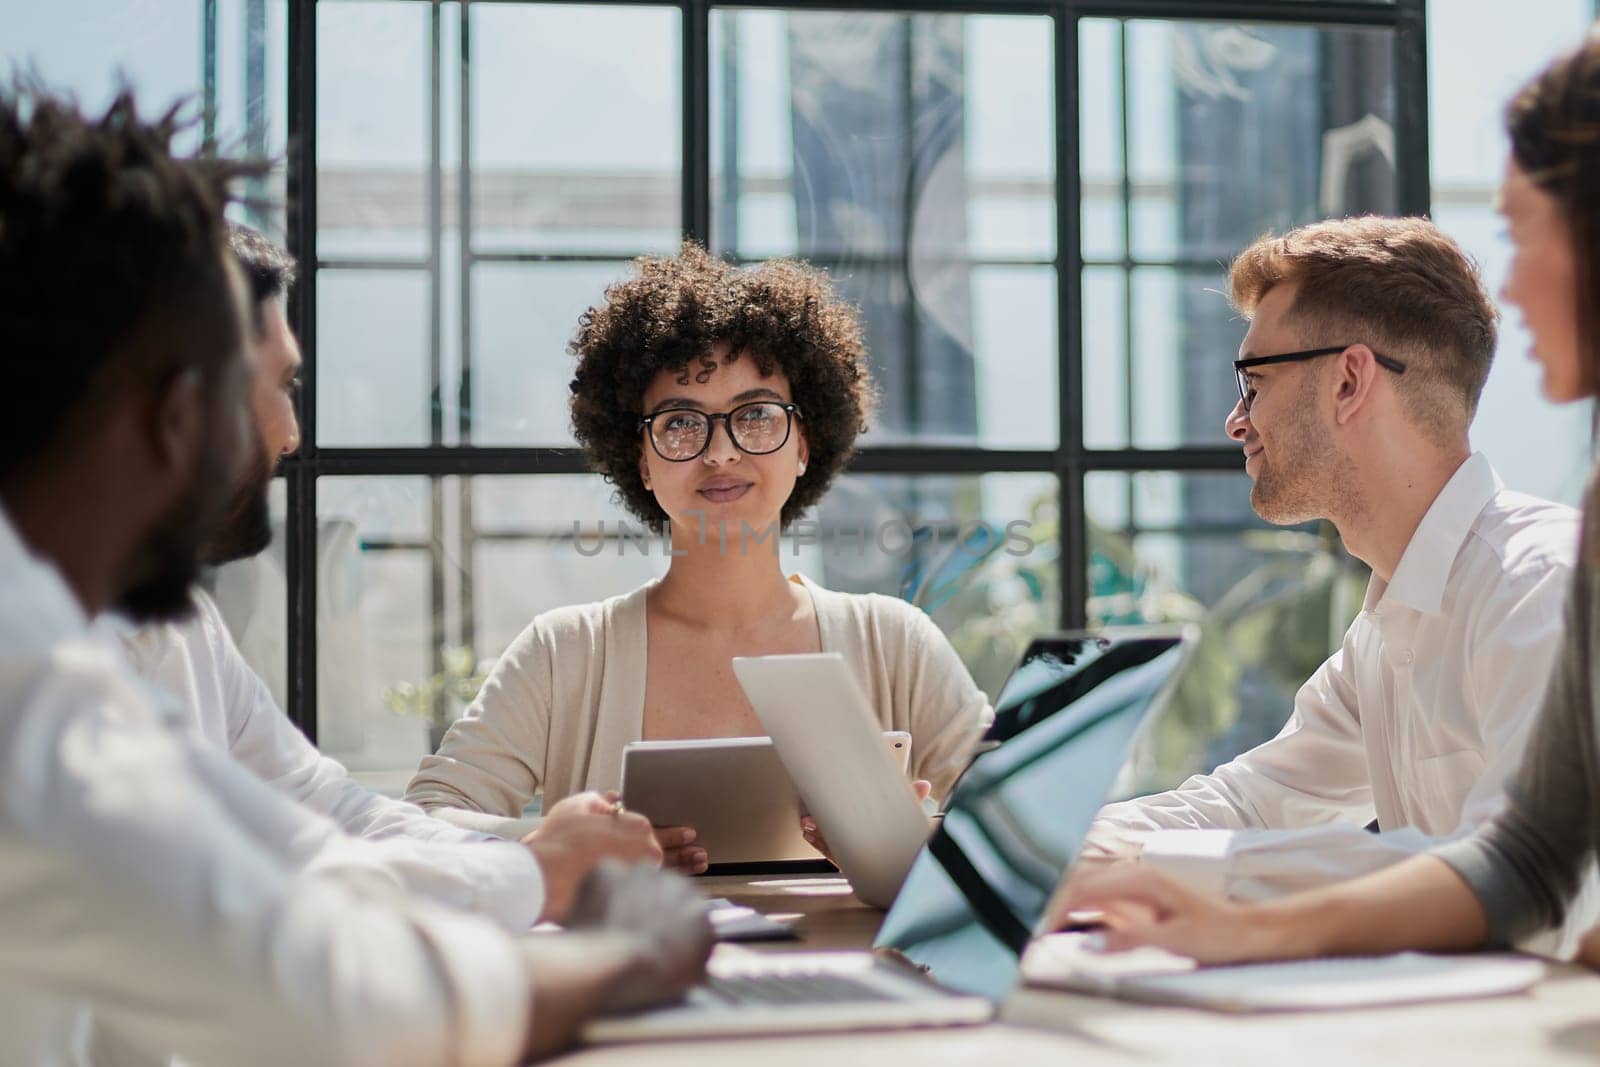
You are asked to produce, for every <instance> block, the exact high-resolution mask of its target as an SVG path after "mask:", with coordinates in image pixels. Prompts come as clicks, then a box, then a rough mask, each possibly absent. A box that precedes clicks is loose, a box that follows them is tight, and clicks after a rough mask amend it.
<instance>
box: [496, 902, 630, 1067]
mask: <svg viewBox="0 0 1600 1067" xmlns="http://www.w3.org/2000/svg"><path fill="white" fill-rule="evenodd" d="M521 945H522V948H523V959H524V961H525V962H526V964H527V969H528V982H529V985H530V987H531V988H532V991H533V996H532V1004H531V1007H530V1009H529V1015H528V1037H527V1041H526V1044H525V1047H524V1054H525V1055H526V1057H527V1058H528V1059H542V1058H544V1057H546V1056H551V1055H554V1054H555V1053H557V1052H560V1051H561V1050H562V1049H564V1048H566V1047H568V1046H569V1045H571V1044H572V1042H573V1040H574V1039H575V1038H576V1037H577V1035H578V1031H579V1030H581V1029H582V1027H583V1024H584V1022H586V1021H587V1020H588V1019H589V1018H590V1017H591V1016H593V1015H594V1014H595V1013H596V1011H597V1010H598V1009H599V1007H600V1006H601V1004H602V1003H603V1002H604V1000H605V997H606V994H607V993H608V992H610V991H611V990H612V989H613V988H614V987H615V986H616V985H617V984H618V983H619V982H620V981H621V980H622V979H623V978H624V977H625V976H626V975H627V973H628V971H629V969H630V968H631V967H633V966H635V964H636V958H635V953H636V948H635V946H634V945H633V944H632V942H631V941H630V940H629V939H628V938H626V937H623V936H620V935H615V934H605V933H567V934H559V935H551V934H530V935H529V936H527V937H525V938H523V939H522V941H521Z"/></svg>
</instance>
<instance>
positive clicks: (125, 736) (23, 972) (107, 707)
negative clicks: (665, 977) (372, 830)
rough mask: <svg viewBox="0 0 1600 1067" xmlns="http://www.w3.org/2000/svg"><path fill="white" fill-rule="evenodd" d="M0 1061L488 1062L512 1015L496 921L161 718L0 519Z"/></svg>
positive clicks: (503, 1054)
mask: <svg viewBox="0 0 1600 1067" xmlns="http://www.w3.org/2000/svg"><path fill="white" fill-rule="evenodd" d="M0 588H3V589H5V591H6V594H5V596H4V597H0V1062H3V1063H18V1064H30V1065H33V1064H56V1063H78V1062H83V1058H84V1057H85V1056H86V1055H87V1053H86V1052H85V1050H84V1048H83V1047H82V1046H81V1044H79V1042H78V1039H79V1038H81V1037H82V1034H81V1032H80V1031H79V1030H77V1029H76V1028H75V1026H74V1020H75V1019H77V1018H79V1017H80V1016H81V1013H82V1011H83V1009H84V1007H85V1006H87V1007H88V1008H90V1009H92V1011H93V1013H94V1017H95V1020H96V1022H97V1023H98V1024H100V1025H102V1026H106V1027H109V1028H110V1029H111V1030H113V1031H114V1032H115V1034H116V1035H117V1037H118V1040H119V1042H121V1043H124V1044H126V1045H131V1046H132V1047H134V1048H136V1049H138V1050H140V1052H142V1053H143V1054H144V1055H145V1056H146V1057H158V1056H162V1055H169V1054H170V1055H177V1056H181V1057H183V1058H184V1059H186V1060H190V1061H194V1062H197V1063H216V1064H224V1063H225V1064H255V1063H263V1064H266V1063H271V1064H337V1063H374V1064H439V1063H446V1064H452V1063H454V1064H480V1063H481V1064H505V1063H511V1062H513V1061H514V1060H515V1059H516V1056H517V1053H518V1051H519V1049H520V1046H521V1042H522V1040H523V1037H524V1034H525V1031H526V1026H527V1018H528V1011H529V986H528V982H527V976H526V973H525V971H524V967H523V964H522V962H521V960H520V958H519V955H518V951H517V948H516V946H515V943H514V941H513V939H512V938H511V937H509V936H508V935H507V934H506V933H505V932H504V931H502V930H501V929H500V928H499V927H498V926H496V925H495V924H494V923H492V922H491V921H489V920H488V919H484V918H481V917H478V916H474V915H468V914H463V913H461V912H459V911H456V910H453V909H449V908H446V907H444V906H442V905H439V904H435V903H432V902H427V901H421V900H418V899H417V898H416V897H414V896H413V895H412V894H410V893H408V892H405V891H404V890H403V889H402V887H401V886H400V885H399V884H398V882H397V879H396V877H395V875H394V873H393V869H392V867H390V866H389V865H387V864H386V863H385V862H384V858H383V856H382V847H381V846H382V845H383V844H384V843H383V842H367V841H361V840H358V839H354V838H351V837H349V836H348V835H345V834H344V833H342V832H341V831H340V830H339V828H338V827H337V826H336V825H335V824H334V823H333V822H332V821H331V820H329V819H326V818H324V817H322V816H320V815H316V814H314V813H312V812H309V811H307V810H305V809H304V808H302V807H300V806H298V805H296V804H294V803H292V802H290V801H288V800H286V799H285V798H284V797H283V796H282V795H281V794H280V793H279V792H277V791H276V790H274V789H273V788H272V787H270V786H268V785H266V784H265V783H263V782H261V781H260V780H259V779H258V778H257V777H256V776H255V775H253V774H251V773H250V772H249V771H247V770H245V769H244V768H243V767H241V766H240V765H239V764H238V763H236V762H235V761H234V760H233V759H231V758H229V757H228V756H226V755H223V754H221V753H219V752H217V751H215V750H213V749H212V748H210V747H209V746H205V745H198V744H195V743H194V741H193V740H192V738H191V737H190V736H189V735H188V734H187V732H186V730H185V724H184V723H182V722H181V721H173V720H171V719H167V718H164V717H163V713H162V711H161V710H160V707H159V704H158V702H157V701H156V700H155V699H153V697H152V695H151V693H150V691H149V689H148V687H147V686H146V684H145V683H144V682H142V681H141V680H139V679H138V678H137V677H135V676H134V675H133V673H132V672H131V671H130V670H129V668H128V667H127V665H126V663H125V662H124V661H123V660H122V658H121V657H120V656H118V655H116V654H115V653H114V651H113V650H112V649H110V648H108V647H107V645H106V644H105V642H104V641H103V640H100V639H98V638H96V637H94V636H93V635H91V633H90V631H89V626H88V619H86V618H85V617H84V614H83V611H82V609H81V608H80V606H79V604H78V602H77V601H76V599H75V598H74V596H73V595H72V593H71V591H70V590H69V589H68V587H67V586H66V583H65V582H64V581H63V580H62V578H61V576H60V574H59V573H58V572H57V571H56V570H55V569H54V568H53V567H52V566H50V565H49V564H47V563H46V562H44V561H42V560H39V559H37V558H35V557H33V556H32V555H30V554H29V552H28V550H27V549H26V547H25V546H24V545H23V543H22V542H21V540H20V538H19V537H18V535H17V533H16V531H15V529H14V528H13V527H12V525H11V523H10V520H9V518H8V517H7V516H6V515H5V514H4V513H3V511H0Z"/></svg>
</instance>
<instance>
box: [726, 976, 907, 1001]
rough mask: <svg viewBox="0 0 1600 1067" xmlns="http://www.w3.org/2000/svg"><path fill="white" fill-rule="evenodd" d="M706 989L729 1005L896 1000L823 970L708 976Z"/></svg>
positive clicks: (867, 985) (859, 983)
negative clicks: (799, 972)
mask: <svg viewBox="0 0 1600 1067" xmlns="http://www.w3.org/2000/svg"><path fill="white" fill-rule="evenodd" d="M706 988H707V989H709V990H710V991H711V993H712V994H713V995H715V996H717V997H718V998H720V999H721V1000H723V1001H725V1002H726V1003H729V1004H795V1003H802V1004H854V1003H859V1002H861V1001H872V1000H877V1001H890V1000H898V999H899V998H898V997H895V996H893V995H891V994H888V993H885V992H883V990H881V989H877V988H875V987H873V986H871V985H869V984H867V983H866V982H863V981H860V980H859V979H856V978H850V977H848V976H846V975H842V974H827V973H825V972H817V973H811V974H806V973H801V974H782V975H779V974H763V975H754V976H751V977H748V978H709V979H707V980H706Z"/></svg>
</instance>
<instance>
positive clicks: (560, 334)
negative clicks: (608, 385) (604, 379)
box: [472, 263, 629, 445]
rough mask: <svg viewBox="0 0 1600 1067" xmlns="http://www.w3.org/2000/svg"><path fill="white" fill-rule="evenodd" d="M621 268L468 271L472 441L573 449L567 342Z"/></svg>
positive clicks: (487, 267) (527, 266)
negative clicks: (470, 291) (569, 427)
mask: <svg viewBox="0 0 1600 1067" xmlns="http://www.w3.org/2000/svg"><path fill="white" fill-rule="evenodd" d="M628 269H629V268H628V266H627V265H626V264H623V263H480V264H478V265H477V266H476V267H474V268H473V276H472V278H473V285H472V299H473V314H472V404H473V410H472V441H473V443H474V444H479V445H513V444H514V445H522V444H527V445H570V444H572V443H573V442H572V433H571V431H570V430H569V429H568V415H567V398H568V396H569V395H570V393H569V391H568V388H567V387H568V383H570V382H571V381H572V371H573V367H574V361H573V358H572V357H571V356H570V355H568V354H567V342H568V341H569V340H570V339H571V338H572V335H573V334H574V333H575V332H576V331H577V328H578V317H579V316H580V315H582V314H583V312H584V311H585V310H587V309H588V308H589V307H590V306H592V305H594V304H596V303H598V302H599V301H600V299H601V297H602V295H603V294H604V292H605V288H606V286H607V285H609V284H611V283H612V282H614V281H617V280H618V279H620V278H621V277H623V276H624V275H625V274H626V273H627V272H628Z"/></svg>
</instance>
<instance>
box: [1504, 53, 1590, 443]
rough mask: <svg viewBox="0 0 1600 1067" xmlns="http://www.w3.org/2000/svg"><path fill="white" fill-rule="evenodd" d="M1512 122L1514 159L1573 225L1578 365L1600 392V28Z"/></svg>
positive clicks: (1544, 75) (1530, 90) (1551, 70)
mask: <svg viewBox="0 0 1600 1067" xmlns="http://www.w3.org/2000/svg"><path fill="white" fill-rule="evenodd" d="M1505 123H1506V133H1507V134H1509V135H1510V137H1511V158H1512V160H1513V161H1514V162H1515V163H1516V164H1517V166H1518V167H1519V168H1520V169H1521V170H1522V172H1523V173H1524V174H1526V175H1527V176H1528V177H1529V178H1530V179H1531V180H1532V181H1533V182H1534V184H1535V185H1537V186H1539V188H1541V189H1543V190H1544V191H1545V192H1547V193H1549V194H1550V195H1551V196H1553V197H1555V199H1556V201H1557V203H1559V204H1560V205H1561V210H1562V213H1563V214H1564V215H1565V217H1566V221H1567V225H1568V226H1569V227H1571V230H1572V244H1573V254H1574V258H1575V261H1576V264H1577V274H1578V278H1577V282H1578V292H1577V307H1578V345H1579V355H1578V359H1579V361H1580V369H1581V373H1582V375H1583V382H1584V384H1585V386H1587V387H1588V389H1589V390H1590V391H1591V392H1600V27H1597V30H1596V31H1591V32H1590V34H1589V36H1588V37H1587V38H1586V39H1585V40H1584V42H1583V45H1582V46H1581V47H1579V48H1578V49H1577V50H1576V51H1573V52H1569V53H1567V54H1566V55H1564V56H1561V57H1560V58H1559V59H1557V60H1556V61H1555V62H1553V63H1551V64H1550V65H1549V66H1548V67H1546V68H1545V69H1544V70H1542V71H1540V72H1539V74H1538V75H1536V76H1535V77H1534V79H1533V80H1532V81H1530V82H1529V83H1528V84H1527V85H1526V86H1524V87H1523V88H1522V90H1521V91H1520V92H1518V93H1517V95H1516V96H1514V97H1512V99H1511V102H1510V103H1509V104H1507V105H1506V115H1505ZM1596 419H1597V427H1600V408H1597V409H1596Z"/></svg>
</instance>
